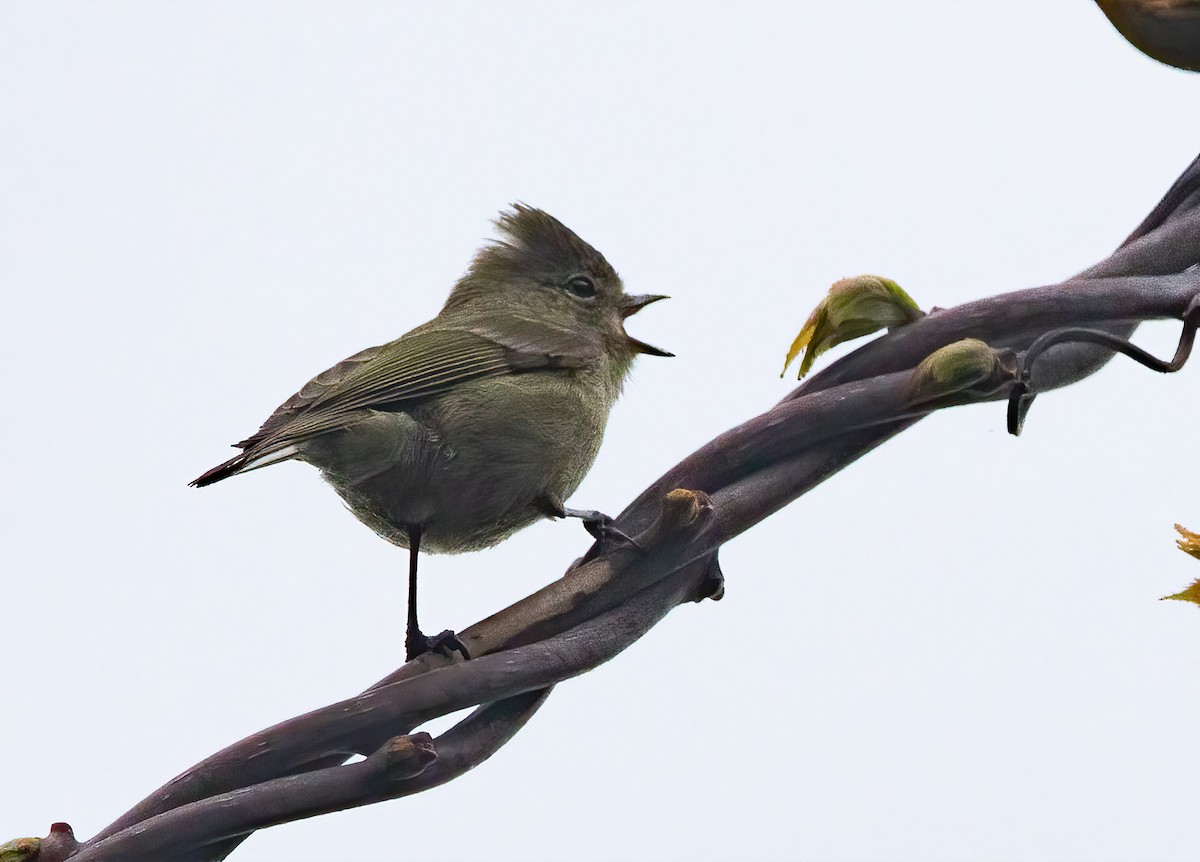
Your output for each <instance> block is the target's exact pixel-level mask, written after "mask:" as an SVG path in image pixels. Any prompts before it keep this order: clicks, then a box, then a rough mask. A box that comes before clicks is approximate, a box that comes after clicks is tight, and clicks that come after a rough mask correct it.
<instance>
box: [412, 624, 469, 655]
mask: <svg viewBox="0 0 1200 862" xmlns="http://www.w3.org/2000/svg"><path fill="white" fill-rule="evenodd" d="M404 651H405V661H412V660H413V659H415V658H417V657H418V656H422V655H425V653H427V652H435V653H437V654H438V655H442V656H445V657H446V658H451V657H452V656H453V655H454V653H456V652H458V653H461V654H462V657H463V658H464V659H467V660H468V661H469V660H470V658H471V654H470V653H469V652H467V648H466V647H465V646H464V645H463V642H462V641H461V640H459V639H458V635H456V634H455V633H454V632H452V631H450V629H446V630H445V631H444V632H442V633H441V634H436V635H434V636H433V637H426V636H425V635H423V634H421V633H420V632H419V631H418V632H410V633H409V635H408V637H406V638H405V639H404Z"/></svg>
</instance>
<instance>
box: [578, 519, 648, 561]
mask: <svg viewBox="0 0 1200 862" xmlns="http://www.w3.org/2000/svg"><path fill="white" fill-rule="evenodd" d="M563 512H564V513H565V514H566V516H567V517H568V518H579V519H580V520H581V521H583V528H584V529H585V530H587V531H588V532H589V533H591V535H592V538H593V539H595V540H596V541H598V542H601V543H603V542H604V540H605V539H620V540H621V541H622V542H625V543H626V544H629V545H633V547H635V548H637V549H638V550H639V551H645V550H646V549H645V548H643V547H642V546H641V545H639V544H638V541H637V539H635V538H633V537H632V536H630V535H627V534H626V533H625V532H624V531H623V530H620V529H618V528H617V527H615V526H613V519H612V518H610V517H608V515H606V514H604V513H603V512H597V511H596V510H595V509H564V510H563Z"/></svg>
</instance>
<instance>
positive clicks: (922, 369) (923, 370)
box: [907, 338, 1016, 405]
mask: <svg viewBox="0 0 1200 862" xmlns="http://www.w3.org/2000/svg"><path fill="white" fill-rule="evenodd" d="M1015 374H1016V357H1015V356H1014V355H1013V353H1012V351H1011V350H993V349H992V348H991V347H989V346H988V345H987V343H986V342H983V341H980V340H979V339H978V338H964V339H962V340H961V341H955V342H954V343H952V344H947V345H946V346H945V347H941V348H938V349H937V350H935V351H934V352H933V353H931V354H929V355H928V356H926V357H925V358H924V359H923V360H921V364H920V365H918V366H917V367H916V368H914V369H913V372H912V377H911V378H910V379H909V383H908V393H907V398H908V401H909V403H911V404H914V405H916V404H928V403H930V402H933V401H939V400H941V399H945V398H949V397H951V396H954V395H958V394H961V393H964V392H970V393H971V394H972V395H973V396H979V395H982V394H986V393H989V392H991V391H992V390H998V389H999V388H1000V387H1001V386H1003V385H1004V384H1005V383H1007V382H1008V381H1011V380H1012V379H1013V377H1014V376H1015Z"/></svg>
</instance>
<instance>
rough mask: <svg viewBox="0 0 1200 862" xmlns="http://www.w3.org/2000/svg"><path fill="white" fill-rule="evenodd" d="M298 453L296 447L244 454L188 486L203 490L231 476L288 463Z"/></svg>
mask: <svg viewBox="0 0 1200 862" xmlns="http://www.w3.org/2000/svg"><path fill="white" fill-rule="evenodd" d="M298 452H299V450H298V449H297V448H296V447H295V446H284V447H282V448H272V449H269V450H267V451H265V452H264V451H258V452H254V451H247V452H242V453H241V454H240V455H235V456H233V457H232V458H230V459H229V460H228V461H226V462H225V463H223V464H218V465H217V466H216V467H213V468H212V469H211V470H209V471H207V472H205V473H201V474H200V475H199V476H197V477H196V478H195V479H193V480H192V481H191V482H188V484H189V485H190V486H191V487H193V488H203V487H205V486H206V485H211V484H213V483H214V482H220V481H221V480H222V479H228V478H229V477H230V476H236V475H237V474H238V473H248V472H250V471H251V470H257V469H259V468H260V467H269V466H270V465H272V464H278V463H279V462H280V461H287V460H289V459H291V458H294V457H296V454H297V453H298Z"/></svg>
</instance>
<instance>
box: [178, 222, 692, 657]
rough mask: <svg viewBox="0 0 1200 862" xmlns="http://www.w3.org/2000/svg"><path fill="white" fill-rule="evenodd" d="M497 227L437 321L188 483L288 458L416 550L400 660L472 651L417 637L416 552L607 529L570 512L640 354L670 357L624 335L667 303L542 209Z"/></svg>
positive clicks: (446, 637)
mask: <svg viewBox="0 0 1200 862" xmlns="http://www.w3.org/2000/svg"><path fill="white" fill-rule="evenodd" d="M495 224H496V227H497V228H498V230H499V232H500V234H501V235H502V237H503V239H501V240H498V241H495V242H493V243H492V244H490V245H487V246H485V247H484V248H482V249H481V250H480V251H478V252H477V253H476V255H475V258H474V260H473V261H472V263H471V266H470V268H469V269H468V270H467V273H466V275H464V276H463V277H462V278H460V279H459V280H458V282H457V283H456V284H455V285H454V288H453V290H451V292H450V297H449V298H448V299H447V300H446V304H445V306H443V308H442V310H441V312H440V313H439V314H438V315H437V317H435V318H434V319H433V320H431V321H429V322H428V323H425V324H423V325H421V326H418V327H417V328H416V329H414V330H412V331H411V332H409V333H407V334H406V335H403V336H401V337H400V338H398V339H396V340H395V341H391V342H389V343H387V344H384V345H381V346H379V347H370V348H368V349H366V350H364V351H362V352H361V353H356V354H355V355H354V356H351V357H350V358H349V359H345V360H343V361H342V362H339V363H338V364H337V365H335V366H333V367H332V368H330V369H329V370H327V371H325V372H323V373H321V374H318V375H317V376H316V377H314V378H313V379H312V380H310V381H309V382H308V383H306V384H305V385H304V386H303V387H302V388H301V389H300V391H299V392H297V393H296V394H295V395H293V396H292V397H291V398H289V399H288V400H287V401H285V402H284V403H283V404H282V405H281V406H280V407H279V408H278V409H277V410H276V411H275V412H274V413H273V414H271V416H270V418H268V419H267V421H266V422H264V423H263V425H262V427H261V428H259V429H258V431H257V432H255V433H254V434H253V435H251V436H250V437H248V438H246V439H245V440H243V441H242V442H240V443H237V444H235V445H236V446H238V447H239V448H241V449H242V450H243V451H242V453H241V454H240V455H238V456H236V457H234V458H231V459H230V460H228V461H226V462H225V463H224V464H221V465H219V466H217V467H214V468H213V469H211V470H209V471H208V472H207V473H204V474H203V475H202V476H200V477H199V478H197V479H196V480H194V481H193V482H192V483H191V484H192V485H194V486H197V487H203V486H205V485H211V484H212V483H214V482H219V481H220V480H222V479H225V478H228V477H229V476H233V475H236V474H238V473H243V472H246V471H248V470H257V469H258V468H260V467H266V466H268V465H270V464H277V463H279V462H280V461H288V460H297V461H305V462H307V463H309V464H312V465H313V466H314V467H316V468H317V469H319V470H320V471H321V474H322V475H323V476H324V477H325V479H326V480H327V481H328V482H329V483H330V484H331V485H332V486H333V488H334V490H335V491H337V493H338V494H339V495H340V496H341V497H342V499H343V500H344V501H345V502H346V504H347V506H348V507H349V508H350V511H352V512H353V513H354V514H355V515H356V516H357V517H358V519H359V520H360V521H362V522H363V523H364V524H366V525H367V526H368V527H370V528H371V529H372V530H374V531H375V532H376V533H378V534H379V535H380V536H382V537H383V538H385V539H387V540H388V541H390V542H392V543H393V544H396V545H399V546H400V547H404V548H408V550H409V582H408V634H407V637H406V639H405V647H406V651H407V655H408V658H409V659H411V658H413V657H415V656H417V655H420V654H421V653H423V652H427V651H428V650H430V649H436V650H439V651H441V652H443V653H445V654H449V653H450V651H451V650H458V651H460V652H462V653H463V655H464V657H466V656H467V651H466V649H465V648H464V647H463V645H462V643H461V642H459V640H458V638H457V637H456V636H455V635H454V633H453V632H449V631H446V632H442V634H440V635H438V636H436V637H433V638H427V637H425V636H424V635H423V634H422V633H421V630H420V627H419V625H418V624H417V554H418V551H419V550H427V551H431V552H433V553H445V554H453V553H460V552H463V551H474V550H479V549H482V548H487V547H490V546H492V545H495V544H496V543H498V542H500V541H502V540H504V539H506V538H508V537H509V536H511V535H512V534H513V533H515V532H516V531H517V530H520V529H521V528H523V527H527V526H529V525H530V524H532V523H534V522H535V521H537V520H539V519H540V518H545V517H550V518H555V517H559V518H561V517H578V518H582V519H583V520H584V523H585V525H587V526H588V527H589V530H590V531H591V532H592V533H593V534H594V535H597V536H600V535H605V534H613V533H615V531H613V530H611V529H610V528H609V527H608V526H607V521H608V519H607V518H606V517H605V516H604V515H601V514H600V513H599V512H594V511H581V510H575V509H568V508H566V506H565V504H564V501H565V500H566V498H567V497H568V496H570V494H571V493H572V492H573V491H574V490H575V489H576V488H577V487H578V486H579V483H580V482H581V481H583V477H584V476H585V475H586V473H587V471H588V469H589V468H590V467H591V465H592V462H593V461H594V460H595V458H596V453H597V451H598V450H599V448H600V441H601V438H602V437H603V435H604V426H605V423H606V422H607V420H608V414H609V410H610V409H611V408H612V406H613V403H614V402H615V401H616V399H617V396H618V395H619V394H620V392H621V388H622V385H623V383H624V381H625V377H626V375H627V374H628V373H629V370H630V366H631V364H632V362H633V359H634V357H635V356H636V355H637V354H639V353H648V354H650V355H653V356H671V355H672V354H670V353H667V352H666V351H664V350H660V349H658V348H657V347H652V346H650V345H648V344H646V343H644V342H641V341H638V340H637V339H636V338H633V337H631V336H630V335H628V334H627V333H626V332H625V326H624V321H625V318H627V317H629V316H630V315H632V314H634V313H636V312H637V311H639V310H640V309H642V308H644V307H645V306H647V305H649V304H650V303H652V302H655V301H657V300H659V299H665V298H666V297H664V296H657V295H645V296H629V295H627V294H626V293H625V292H624V290H623V288H622V284H621V279H620V277H619V276H618V275H617V273H616V271H615V270H614V269H613V268H612V266H611V265H609V263H608V261H606V260H605V259H604V257H603V256H602V255H601V254H600V253H599V252H598V251H596V250H595V249H594V248H592V247H591V246H590V245H588V244H587V243H586V242H584V241H583V240H582V239H580V238H579V237H578V236H576V235H575V234H574V233H573V232H572V231H571V230H569V229H568V228H567V227H566V226H565V225H563V224H562V223H561V222H560V221H558V220H557V219H556V218H554V217H553V216H551V215H549V214H548V213H545V212H543V211H541V210H538V209H533V208H531V207H527V206H524V205H521V204H517V205H514V206H513V208H512V210H511V211H510V212H504V213H501V215H500V216H499V218H498V219H497V220H496V223H495ZM617 535H619V534H617Z"/></svg>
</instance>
